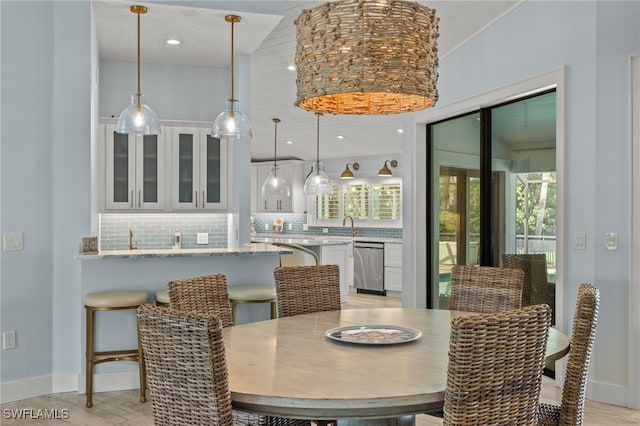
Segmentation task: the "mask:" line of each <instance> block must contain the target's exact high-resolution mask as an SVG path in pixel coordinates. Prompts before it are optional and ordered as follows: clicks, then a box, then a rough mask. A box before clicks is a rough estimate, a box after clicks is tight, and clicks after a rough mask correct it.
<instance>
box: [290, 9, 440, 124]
mask: <svg viewBox="0 0 640 426" xmlns="http://www.w3.org/2000/svg"><path fill="white" fill-rule="evenodd" d="M295 23H296V28H297V33H296V55H295V64H296V69H297V80H296V84H297V89H298V96H297V99H296V102H295V104H296V106H299V107H301V108H304V109H306V110H310V111H316V112H326V113H333V114H395V113H401V112H408V111H415V110H420V109H424V108H428V107H430V106H433V105H434V104H435V103H436V101H437V100H438V89H437V88H436V83H437V80H438V73H437V67H438V48H437V39H438V18H437V17H436V16H435V10H434V9H430V8H428V7H426V6H422V5H420V4H418V3H414V2H409V1H405V0H340V1H336V2H329V3H326V4H324V5H322V6H319V7H316V8H313V9H309V10H303V11H302V13H300V16H298V19H297V20H296V22H295Z"/></svg>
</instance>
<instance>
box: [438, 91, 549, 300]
mask: <svg viewBox="0 0 640 426" xmlns="http://www.w3.org/2000/svg"><path fill="white" fill-rule="evenodd" d="M555 116H556V108H555V91H547V92H544V93H540V94H536V95H534V96H529V97H526V98H522V99H518V100H514V101H512V102H509V103H505V104H501V105H495V106H491V107H487V108H482V109H480V110H478V111H474V112H471V113H469V114H465V115H462V116H457V117H452V118H449V119H447V120H442V121H439V122H436V123H431V124H428V128H427V152H428V156H427V164H428V188H430V191H431V197H430V198H429V202H428V209H429V212H428V216H427V217H428V220H429V223H430V227H429V229H430V230H431V232H430V235H429V236H428V237H429V238H428V240H429V244H428V250H427V268H428V273H429V277H430V282H429V289H428V292H427V294H428V298H427V306H429V307H433V308H437V307H439V308H443V309H446V308H447V307H448V298H449V294H450V293H449V291H450V279H451V267H452V266H453V265H455V264H462V265H486V266H505V264H504V259H505V256H504V255H505V254H518V255H523V254H533V253H535V254H544V257H545V259H546V269H545V274H546V276H547V278H548V283H547V284H545V287H544V288H545V291H548V292H549V299H548V300H549V303H550V304H552V300H551V298H552V296H551V293H553V286H552V284H553V278H554V275H553V271H554V270H555V234H556V229H555V203H556V199H555V167H556V164H555ZM537 258H539V256H538V257H537ZM526 273H527V272H526V271H525V274H526ZM527 278H530V277H527ZM528 285H529V286H530V285H531V283H530V282H529V283H528ZM528 297H529V296H528Z"/></svg>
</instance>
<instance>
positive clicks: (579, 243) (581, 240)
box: [573, 232, 587, 250]
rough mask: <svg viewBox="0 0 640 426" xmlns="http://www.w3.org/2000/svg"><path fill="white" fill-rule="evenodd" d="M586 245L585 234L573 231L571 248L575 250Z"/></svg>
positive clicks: (581, 248) (582, 248)
mask: <svg viewBox="0 0 640 426" xmlns="http://www.w3.org/2000/svg"><path fill="white" fill-rule="evenodd" d="M586 247H587V234H586V233H585V232H574V234H573V248H574V249H576V250H584V249H585V248H586Z"/></svg>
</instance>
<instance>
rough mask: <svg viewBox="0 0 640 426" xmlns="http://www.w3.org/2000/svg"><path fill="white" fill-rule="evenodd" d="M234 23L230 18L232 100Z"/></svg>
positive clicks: (232, 86) (232, 84)
mask: <svg viewBox="0 0 640 426" xmlns="http://www.w3.org/2000/svg"><path fill="white" fill-rule="evenodd" d="M234 24H235V23H234V21H233V20H232V21H231V99H232V100H233V99H235V98H234V97H233V95H234V94H233V88H234V87H235V82H234V80H235V77H234V75H233V74H234V72H233V69H234V57H235V54H234V53H235V52H234V51H233V50H234V49H233V46H234V40H233V39H234V37H233V33H234V31H233V26H234Z"/></svg>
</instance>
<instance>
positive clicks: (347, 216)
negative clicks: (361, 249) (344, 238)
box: [342, 215, 356, 238]
mask: <svg viewBox="0 0 640 426" xmlns="http://www.w3.org/2000/svg"><path fill="white" fill-rule="evenodd" d="M347 218H349V219H351V238H355V236H356V230H355V228H354V227H353V218H352V217H351V216H349V215H346V216H345V217H344V219H342V226H345V225H346V224H347Z"/></svg>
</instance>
